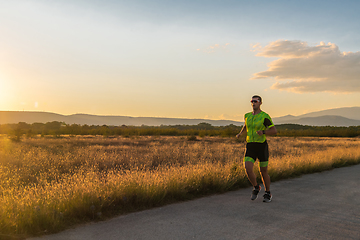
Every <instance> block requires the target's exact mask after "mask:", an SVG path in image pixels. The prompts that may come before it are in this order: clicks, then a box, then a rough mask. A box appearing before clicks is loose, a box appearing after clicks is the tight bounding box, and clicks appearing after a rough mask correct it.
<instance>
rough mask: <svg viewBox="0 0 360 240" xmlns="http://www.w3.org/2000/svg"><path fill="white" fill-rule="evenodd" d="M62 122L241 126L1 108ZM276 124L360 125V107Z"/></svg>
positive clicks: (22, 118)
mask: <svg viewBox="0 0 360 240" xmlns="http://www.w3.org/2000/svg"><path fill="white" fill-rule="evenodd" d="M53 121H59V122H65V123H66V124H79V125H84V124H87V125H108V126H111V125H113V126H121V125H127V126H130V125H131V126H141V125H147V126H160V125H197V124H199V123H201V122H206V123H209V124H211V125H213V126H226V125H229V124H234V125H237V126H240V125H243V124H244V123H243V122H238V121H231V120H209V119H185V118H155V117H127V116H99V115H89V114H73V115H61V114H56V113H50V112H26V111H23V112H20V111H0V124H6V123H19V122H26V123H29V124H31V123H35V122H39V123H46V122H53ZM273 121H274V123H275V124H285V123H294V124H301V125H311V126H346V127H348V126H360V107H348V108H336V109H328V110H323V111H318V112H312V113H307V114H303V115H300V116H292V115H286V116H283V117H277V118H273Z"/></svg>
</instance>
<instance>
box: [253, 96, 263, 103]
mask: <svg viewBox="0 0 360 240" xmlns="http://www.w3.org/2000/svg"><path fill="white" fill-rule="evenodd" d="M252 98H258V99H259V100H260V102H262V99H261V97H260V96H259V95H254V96H252Z"/></svg>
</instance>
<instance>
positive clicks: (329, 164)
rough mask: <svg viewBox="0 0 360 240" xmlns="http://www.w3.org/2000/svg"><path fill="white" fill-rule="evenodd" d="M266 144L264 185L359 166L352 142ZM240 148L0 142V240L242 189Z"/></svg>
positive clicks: (157, 141)
mask: <svg viewBox="0 0 360 240" xmlns="http://www.w3.org/2000/svg"><path fill="white" fill-rule="evenodd" d="M193 140H195V139H193ZM268 142H269V149H270V162H269V174H270V176H271V179H272V181H276V180H280V179H285V178H289V177H295V176H299V175H301V174H307V173H313V172H318V171H323V170H328V169H332V168H334V167H341V166H346V165H351V164H357V163H360V139H359V138H306V137H302V138H300V137H299V138H288V137H272V138H268ZM244 147H245V143H244V142H243V141H237V140H235V138H220V137H204V138H197V139H196V140H195V141H189V139H188V138H186V137H136V138H135V137H134V138H123V137H117V138H103V137H84V136H82V137H62V138H36V137H35V138H29V139H24V140H23V141H21V142H14V141H11V140H9V139H8V137H6V136H2V138H0V239H6V238H9V239H13V237H16V238H23V237H27V236H34V235H41V234H44V233H54V232H57V231H61V230H63V229H65V228H66V227H69V226H71V225H75V224H79V223H84V222H87V221H96V220H103V219H106V218H108V217H112V216H116V215H119V214H124V213H128V212H132V211H138V210H142V209H147V208H151V207H156V206H161V205H164V204H168V203H172V202H176V201H182V200H189V199H193V198H195V197H200V196H204V195H208V194H215V193H222V192H225V191H230V190H235V189H238V188H241V187H248V186H250V184H249V182H248V180H247V177H246V175H245V171H244V169H243V166H242V159H243V155H244ZM257 174H258V176H259V173H258V172H257ZM259 181H260V178H259Z"/></svg>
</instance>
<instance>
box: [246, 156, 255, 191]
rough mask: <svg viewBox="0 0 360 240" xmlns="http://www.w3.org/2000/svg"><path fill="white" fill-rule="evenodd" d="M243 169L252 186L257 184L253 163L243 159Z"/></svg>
mask: <svg viewBox="0 0 360 240" xmlns="http://www.w3.org/2000/svg"><path fill="white" fill-rule="evenodd" d="M245 170H246V175H247V176H248V178H249V181H250V182H251V184H252V185H253V186H254V187H255V186H257V185H258V184H257V182H256V175H255V173H254V163H253V162H252V161H245Z"/></svg>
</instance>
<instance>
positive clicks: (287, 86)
mask: <svg viewBox="0 0 360 240" xmlns="http://www.w3.org/2000/svg"><path fill="white" fill-rule="evenodd" d="M257 51H258V54H257V56H263V57H279V59H278V60H275V61H272V62H271V63H270V64H269V65H268V67H269V69H268V70H267V71H264V72H258V73H255V74H254V77H253V78H252V79H262V78H274V79H275V81H276V83H275V84H274V85H273V86H272V87H271V88H272V89H279V90H287V91H291V92H300V93H301V92H336V93H346V92H359V91H360V52H340V50H339V48H338V46H336V45H335V44H333V43H328V44H325V43H324V42H321V43H320V44H319V45H317V46H308V44H307V43H306V42H302V41H286V40H278V41H275V42H272V43H270V44H269V45H267V46H265V47H263V48H259V47H258V46H257Z"/></svg>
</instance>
